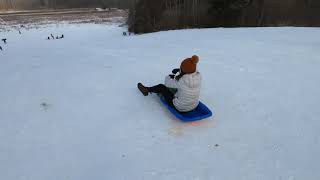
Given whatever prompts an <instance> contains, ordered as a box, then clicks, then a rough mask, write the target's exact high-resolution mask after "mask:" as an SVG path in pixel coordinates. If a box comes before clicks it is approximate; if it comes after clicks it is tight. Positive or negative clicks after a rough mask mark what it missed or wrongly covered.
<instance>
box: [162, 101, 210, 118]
mask: <svg viewBox="0 0 320 180" xmlns="http://www.w3.org/2000/svg"><path fill="white" fill-rule="evenodd" d="M159 97H160V100H161V102H162V103H163V104H164V105H165V107H166V108H167V109H168V110H169V111H170V112H171V113H172V114H173V115H174V116H176V117H177V118H178V119H180V120H181V121H184V122H193V121H199V120H202V119H205V118H208V117H211V116H212V112H211V111H210V109H209V108H208V107H207V106H206V105H204V104H203V103H202V102H200V103H199V105H198V107H197V108H196V109H194V110H193V111H190V112H186V113H181V112H178V111H177V110H176V109H174V108H173V107H171V106H170V105H169V104H168V103H167V102H166V100H165V99H164V98H163V97H161V96H159Z"/></svg>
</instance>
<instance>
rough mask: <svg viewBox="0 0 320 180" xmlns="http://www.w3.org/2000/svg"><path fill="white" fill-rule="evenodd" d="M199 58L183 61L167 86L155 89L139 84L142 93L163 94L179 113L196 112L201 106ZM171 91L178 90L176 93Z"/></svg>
mask: <svg viewBox="0 0 320 180" xmlns="http://www.w3.org/2000/svg"><path fill="white" fill-rule="evenodd" d="M198 62H199V57H198V56H196V55H194V56H192V57H191V58H187V59H185V60H184V61H182V63H181V65H180V69H174V70H173V71H172V73H173V74H177V73H178V72H179V74H178V75H169V76H167V77H166V79H165V84H164V85H163V84H159V85H156V86H153V87H145V86H144V85H142V84H141V83H138V88H139V90H140V91H141V93H142V94H143V95H145V96H147V95H148V94H149V93H158V94H161V95H162V96H163V97H164V99H165V100H166V102H167V103H168V104H169V105H170V106H172V107H174V108H175V109H176V110H178V111H179V112H189V111H192V110H194V109H195V108H196V107H197V106H198V104H199V96H200V87H201V74H200V73H199V72H198V71H197V63H198ZM170 89H176V90H177V91H176V92H175V93H174V92H172V91H171V90H170Z"/></svg>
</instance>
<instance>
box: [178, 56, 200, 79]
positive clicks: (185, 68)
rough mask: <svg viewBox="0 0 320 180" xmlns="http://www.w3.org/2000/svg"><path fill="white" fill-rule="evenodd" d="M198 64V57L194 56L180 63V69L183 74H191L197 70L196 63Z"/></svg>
mask: <svg viewBox="0 0 320 180" xmlns="http://www.w3.org/2000/svg"><path fill="white" fill-rule="evenodd" d="M198 62H199V57H198V56H196V55H194V56H192V57H191V58H187V59H185V60H184V61H182V63H181V65H180V69H181V71H182V72H183V73H185V74H192V73H194V72H196V70H197V63H198Z"/></svg>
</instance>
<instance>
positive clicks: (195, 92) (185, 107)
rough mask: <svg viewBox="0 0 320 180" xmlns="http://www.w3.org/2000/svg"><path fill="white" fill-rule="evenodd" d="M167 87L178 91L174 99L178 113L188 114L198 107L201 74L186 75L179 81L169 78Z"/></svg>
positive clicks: (167, 78) (166, 82) (166, 80)
mask: <svg viewBox="0 0 320 180" xmlns="http://www.w3.org/2000/svg"><path fill="white" fill-rule="evenodd" d="M165 85H166V86H167V87H169V88H176V89H177V90H178V91H177V92H176V94H175V95H174V99H173V105H174V106H175V107H176V109H177V110H178V111H180V112H188V111H192V110H193V109H195V108H196V107H197V106H198V104H199V97H200V87H201V74H200V73H199V72H195V73H192V74H185V75H183V76H182V77H181V78H180V80H179V81H177V80H176V79H171V78H170V77H169V76H167V77H166V79H165Z"/></svg>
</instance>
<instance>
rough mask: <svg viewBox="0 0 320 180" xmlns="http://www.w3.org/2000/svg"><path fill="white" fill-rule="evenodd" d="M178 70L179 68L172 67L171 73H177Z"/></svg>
mask: <svg viewBox="0 0 320 180" xmlns="http://www.w3.org/2000/svg"><path fill="white" fill-rule="evenodd" d="M179 71H180V69H179V68H176V69H173V70H172V73H173V74H177V73H178V72H179Z"/></svg>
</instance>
